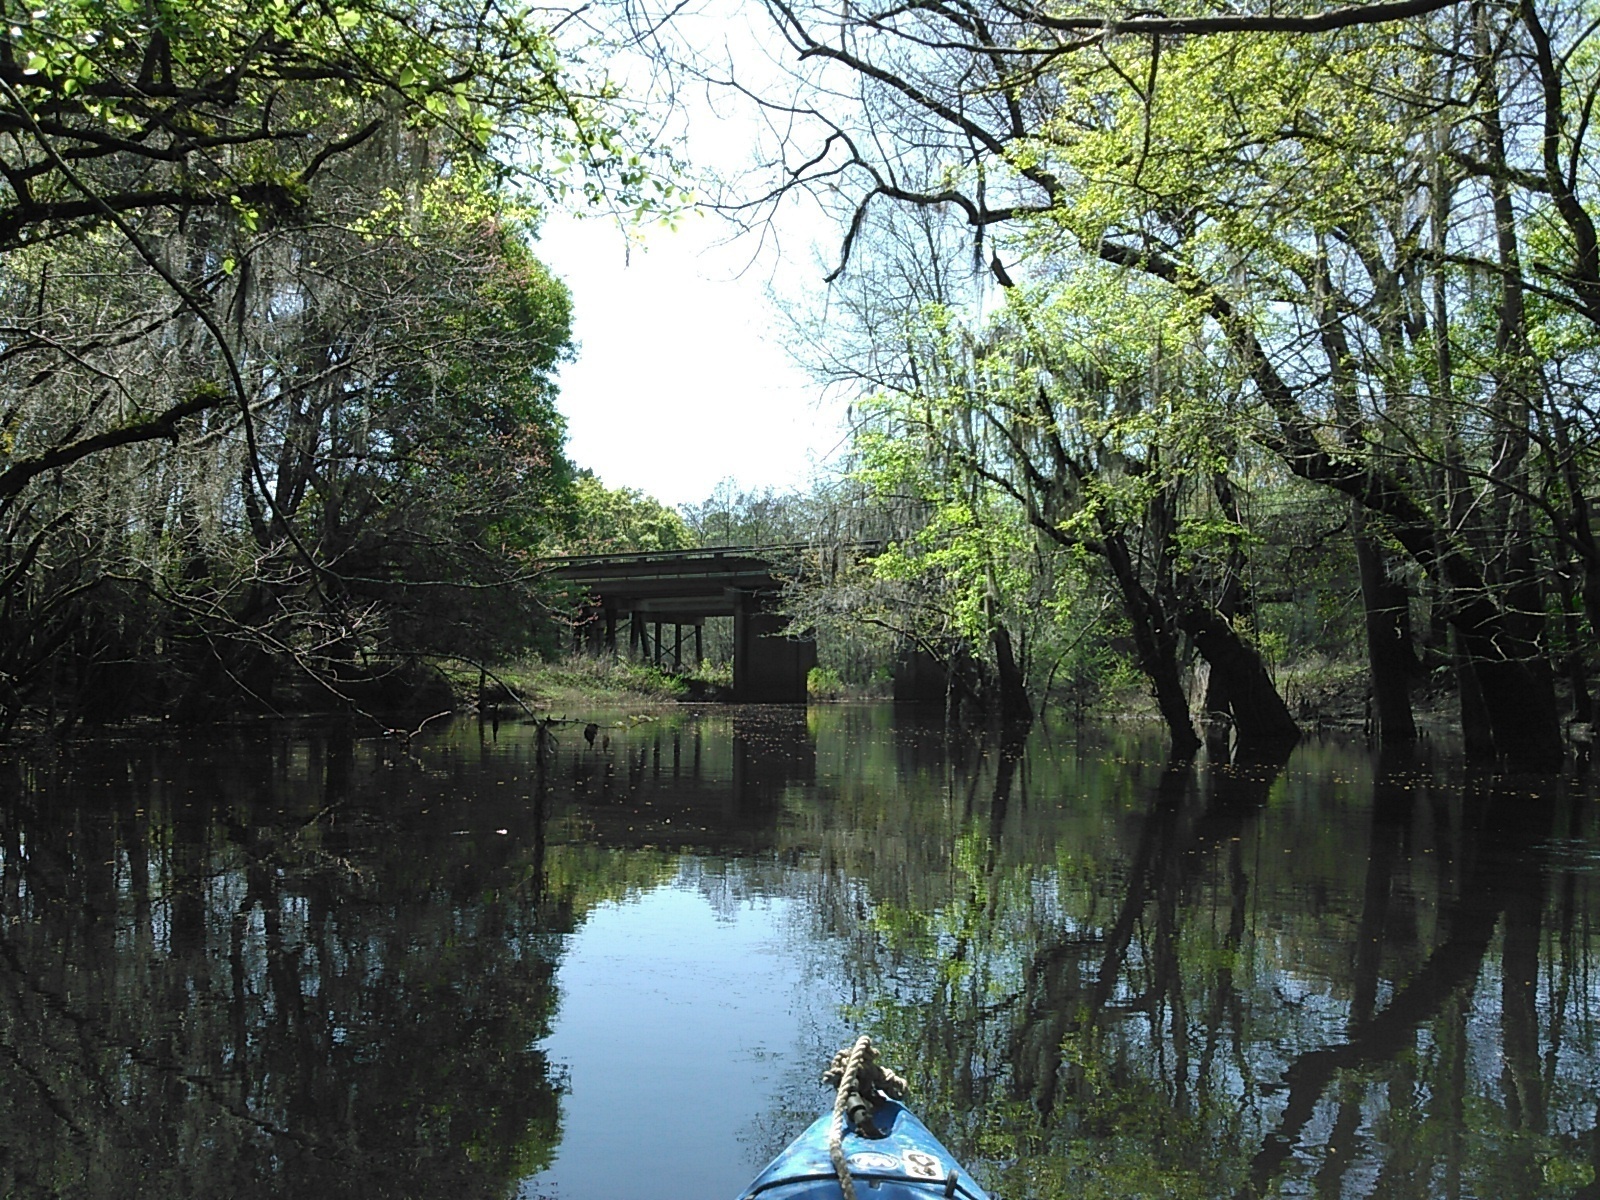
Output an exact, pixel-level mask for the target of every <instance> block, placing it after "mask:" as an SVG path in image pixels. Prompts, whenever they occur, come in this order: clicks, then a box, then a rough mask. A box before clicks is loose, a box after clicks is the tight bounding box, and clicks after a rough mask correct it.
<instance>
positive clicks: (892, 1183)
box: [740, 1038, 989, 1200]
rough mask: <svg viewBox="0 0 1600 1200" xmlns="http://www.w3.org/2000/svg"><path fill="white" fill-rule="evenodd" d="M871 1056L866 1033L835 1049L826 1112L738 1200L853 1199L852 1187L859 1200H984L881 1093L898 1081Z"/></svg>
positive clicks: (900, 1085)
mask: <svg viewBox="0 0 1600 1200" xmlns="http://www.w3.org/2000/svg"><path fill="white" fill-rule="evenodd" d="M874 1057H875V1056H874V1053H873V1051H872V1049H871V1046H870V1043H867V1040H866V1039H865V1038H862V1039H861V1040H860V1041H858V1042H857V1043H856V1046H855V1048H854V1049H853V1050H851V1051H843V1050H842V1051H840V1052H839V1055H838V1056H837V1057H836V1058H835V1059H834V1065H833V1068H832V1070H831V1071H830V1073H829V1075H827V1076H825V1077H824V1079H825V1081H826V1082H828V1083H837V1084H838V1089H839V1099H838V1102H837V1103H836V1104H835V1105H834V1108H833V1111H832V1112H828V1113H824V1114H823V1115H822V1116H820V1117H818V1118H817V1119H816V1121H814V1122H813V1123H812V1125H811V1127H810V1128H809V1129H807V1130H806V1131H805V1132H804V1133H802V1134H801V1135H800V1136H799V1137H797V1138H795V1140H794V1141H793V1142H791V1143H790V1144H789V1146H788V1148H787V1149H786V1150H784V1151H783V1153H781V1154H779V1155H778V1157H777V1158H775V1159H773V1160H772V1162H771V1163H770V1164H768V1166H767V1168H766V1170H764V1171H762V1172H761V1174H759V1175H757V1176H756V1177H755V1179H754V1181H753V1182H752V1183H751V1184H750V1186H749V1187H748V1188H746V1189H745V1191H744V1194H743V1195H742V1196H741V1197H740V1200H756V1198H757V1197H759V1198H760V1200H840V1197H841V1195H842V1196H843V1197H844V1200H858V1198H857V1195H856V1193H858V1192H859V1193H861V1195H862V1196H864V1197H866V1200H938V1198H939V1197H941V1196H942V1197H947V1198H948V1200H957V1198H959V1200H989V1197H988V1196H987V1195H985V1194H984V1191H983V1189H982V1188H981V1187H979V1186H978V1183H977V1181H976V1180H975V1179H973V1178H972V1176H971V1175H969V1174H968V1173H967V1171H966V1169H965V1168H963V1167H962V1166H961V1164H960V1163H958V1162H957V1161H956V1160H955V1157H954V1156H953V1155H952V1154H951V1153H950V1151H948V1150H946V1149H945V1148H944V1146H943V1145H942V1144H941V1143H940V1141H939V1139H938V1138H936V1137H934V1136H933V1134H932V1133H931V1132H929V1130H928V1127H927V1126H926V1125H924V1124H923V1123H922V1122H921V1121H919V1120H917V1118H916V1115H915V1114H914V1113H913V1112H912V1111H911V1110H910V1109H909V1108H907V1107H906V1106H905V1105H904V1104H901V1103H900V1102H899V1100H898V1099H897V1098H892V1097H891V1095H889V1094H887V1093H891V1092H892V1093H895V1094H903V1090H904V1081H902V1080H900V1079H899V1078H898V1077H897V1076H895V1075H894V1073H893V1072H885V1071H883V1070H882V1069H881V1068H879V1067H877V1066H876V1064H875V1063H874V1062H873V1059H874ZM858 1068H859V1071H858ZM858 1076H859V1077H858ZM851 1126H854V1127H853V1128H852V1127H851Z"/></svg>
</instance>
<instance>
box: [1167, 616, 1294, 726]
mask: <svg viewBox="0 0 1600 1200" xmlns="http://www.w3.org/2000/svg"><path fill="white" fill-rule="evenodd" d="M1178 622H1179V624H1180V625H1181V626H1182V628H1183V631H1184V632H1185V633H1187V634H1188V635H1189V637H1190V639H1191V640H1192V641H1193V642H1194V645H1195V649H1196V650H1198V651H1199V652H1200V654H1201V655H1202V657H1204V658H1205V660H1206V662H1208V663H1210V664H1211V674H1212V677H1213V678H1215V677H1216V676H1217V675H1219V674H1220V675H1222V676H1223V677H1224V681H1225V682H1224V687H1225V688H1226V690H1227V695H1228V700H1229V703H1230V704H1231V705H1232V709H1233V725H1234V729H1235V730H1236V731H1237V732H1238V735H1239V744H1240V745H1241V746H1247V745H1260V744H1263V743H1270V742H1294V741H1297V740H1298V739H1299V737H1300V727H1299V726H1298V725H1296V724H1295V721H1294V717H1292V716H1291V715H1290V714H1289V706H1288V705H1286V704H1285V703H1284V702H1283V697H1282V696H1280V695H1278V689H1277V688H1276V687H1275V686H1273V683H1272V677H1271V676H1270V675H1268V674H1267V668H1266V664H1264V663H1263V662H1262V661H1261V655H1260V654H1258V653H1256V649H1255V647H1254V646H1252V645H1250V644H1249V643H1248V642H1246V641H1245V640H1244V639H1243V638H1241V637H1240V636H1239V634H1238V631H1237V630H1235V629H1234V627H1233V625H1232V624H1231V623H1230V622H1229V621H1227V620H1225V619H1224V618H1223V617H1222V615H1221V614H1220V613H1218V612H1217V611H1216V610H1215V609H1214V608H1211V607H1210V606H1209V605H1206V604H1200V603H1191V604H1190V605H1189V606H1188V607H1186V608H1185V609H1184V612H1183V614H1182V616H1181V617H1179V619H1178Z"/></svg>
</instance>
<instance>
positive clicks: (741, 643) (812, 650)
mask: <svg viewBox="0 0 1600 1200" xmlns="http://www.w3.org/2000/svg"><path fill="white" fill-rule="evenodd" d="M787 624H788V618H786V617H784V616H782V615H781V614H779V613H775V612H770V611H768V610H767V609H766V607H765V606H764V605H763V603H762V597H761V596H759V595H752V596H745V597H743V598H742V599H741V602H740V604H739V607H738V608H737V609H736V610H735V612H734V614H733V702H734V703H735V704H804V703H805V702H806V677H807V676H808V675H810V673H811V668H812V667H814V666H816V665H817V643H816V639H814V638H810V637H789V636H787V635H785V633H784V627H785V626H786V625H787Z"/></svg>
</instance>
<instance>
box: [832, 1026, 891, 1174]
mask: <svg viewBox="0 0 1600 1200" xmlns="http://www.w3.org/2000/svg"><path fill="white" fill-rule="evenodd" d="M822 1082H823V1083H826V1084H828V1085H830V1086H832V1087H835V1088H837V1089H838V1090H837V1091H836V1092H835V1093H834V1098H833V1124H832V1125H831V1126H829V1128H828V1157H829V1159H831V1160H832V1161H833V1169H834V1172H835V1174H837V1175H838V1176H839V1189H840V1190H841V1191H842V1192H843V1193H844V1200H856V1185H855V1180H853V1179H851V1178H850V1167H849V1164H848V1163H846V1162H845V1160H844V1131H845V1122H846V1121H848V1122H849V1123H850V1124H851V1125H852V1126H854V1128H855V1131H856V1132H857V1133H859V1134H862V1135H863V1136H865V1137H876V1136H878V1131H877V1129H876V1128H874V1126H873V1124H872V1112H873V1110H874V1109H875V1108H877V1107H878V1105H879V1104H881V1103H882V1102H883V1101H884V1100H900V1099H903V1098H904V1097H905V1094H906V1081H905V1080H904V1079H902V1078H900V1076H898V1075H896V1074H895V1073H894V1072H893V1071H891V1070H889V1069H888V1068H887V1067H883V1066H880V1065H879V1064H878V1052H877V1051H876V1050H874V1049H873V1048H872V1039H871V1038H869V1037H867V1035H866V1034H862V1035H861V1036H860V1037H858V1038H857V1039H856V1041H855V1045H853V1046H848V1047H846V1048H845V1049H843V1050H840V1051H839V1052H838V1053H837V1054H835V1055H834V1056H833V1062H832V1063H830V1064H829V1066H828V1069H827V1071H826V1072H824V1073H823V1076H822Z"/></svg>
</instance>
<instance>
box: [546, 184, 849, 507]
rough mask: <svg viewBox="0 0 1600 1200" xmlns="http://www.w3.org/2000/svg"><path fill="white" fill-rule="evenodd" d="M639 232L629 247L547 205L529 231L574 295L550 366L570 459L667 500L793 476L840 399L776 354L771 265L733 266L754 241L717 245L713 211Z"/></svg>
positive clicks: (824, 452) (797, 477) (830, 439)
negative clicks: (546, 215) (566, 337)
mask: <svg viewBox="0 0 1600 1200" xmlns="http://www.w3.org/2000/svg"><path fill="white" fill-rule="evenodd" d="M642 236H643V237H644V239H645V245H644V247H643V248H642V249H641V248H640V247H639V246H638V245H635V247H634V249H633V252H632V254H631V255H630V254H628V253H626V249H627V242H626V240H625V237H624V235H623V233H622V232H621V231H620V230H619V229H618V228H617V226H616V225H615V224H614V223H610V222H607V221H605V220H600V219H595V220H583V221H579V220H575V219H573V218H571V217H568V216H565V215H561V214H555V215H552V216H551V218H550V219H549V220H548V221H547V222H546V224H545V226H544V230H543V233H542V235H541V237H540V240H539V245H538V249H537V253H538V254H539V256H540V257H541V258H542V259H543V260H544V261H545V262H546V263H548V264H549V265H550V267H551V268H552V269H553V270H554V271H555V273H556V274H557V275H559V276H561V277H562V278H563V279H565V280H566V282H567V286H568V287H570V288H571V289H572V296H573V332H574V337H575V340H576V341H577V342H578V346H579V352H578V360H577V361H576V362H574V363H569V364H567V365H566V366H564V367H563V368H562V369H561V373H560V385H561V398H560V407H561V410H562V412H563V413H564V414H565V415H566V418H567V421H568V430H569V440H568V444H567V453H568V455H569V456H570V457H571V458H572V460H573V462H574V463H576V464H577V465H578V466H580V467H588V468H589V469H590V470H592V471H594V472H595V473H596V474H597V475H599V476H600V477H601V479H603V480H604V481H605V482H606V483H607V484H608V485H610V486H612V487H631V488H638V489H641V490H642V491H645V492H648V493H649V494H651V495H653V496H655V497H656V498H657V499H658V500H660V501H662V502H663V503H665V504H673V505H676V504H684V503H691V502H695V501H699V500H703V499H705V497H706V496H708V495H710V494H711V490H712V489H713V488H714V487H715V486H716V484H717V483H718V482H719V481H720V480H722V479H725V478H732V479H734V480H735V481H736V482H737V483H738V485H739V486H740V487H742V488H745V489H749V488H762V487H769V486H770V487H775V488H784V487H789V486H792V485H795V484H799V483H801V482H803V481H804V480H805V479H806V477H807V476H808V475H809V473H810V471H811V469H812V465H813V464H814V463H816V462H819V461H820V460H822V459H825V458H826V457H827V456H828V455H830V454H831V453H832V452H833V451H834V450H835V449H836V448H837V447H838V445H839V442H840V439H841V437H842V436H843V434H842V417H843V407H844V402H843V401H842V400H827V399H825V398H824V397H823V394H822V391H821V389H820V388H819V387H818V386H817V385H816V384H815V383H813V382H812V381H811V380H810V378H809V377H808V376H807V375H806V373H805V372H804V371H803V370H801V369H800V368H799V367H798V366H796V365H795V363H794V362H793V361H792V360H791V358H790V357H789V354H788V352H787V351H786V350H785V348H784V345H783V341H782V338H783V333H784V329H783V324H782V322H781V319H779V318H778V317H777V315H776V314H775V313H774V312H773V311H772V308H771V306H770V304H769V303H768V300H767V296H766V291H767V283H768V280H769V279H770V278H771V271H770V268H764V267H763V266H762V265H761V264H757V265H754V266H750V267H749V269H748V270H745V269H744V268H745V267H746V266H747V264H748V263H749V259H750V257H751V254H752V248H751V247H750V246H748V245H746V244H744V243H743V242H741V243H738V244H735V245H719V244H718V243H719V242H721V241H722V240H723V239H724V238H725V236H726V227H725V226H724V225H723V224H722V223H721V222H720V221H718V220H717V219H716V218H715V217H709V216H708V217H690V218H688V219H686V220H685V221H684V222H683V223H682V224H681V226H680V227H679V228H678V229H677V230H676V231H673V230H669V229H665V228H660V227H652V228H649V229H647V230H645V231H644V233H643V234H642ZM802 269H803V268H802ZM817 277H818V279H819V281H820V277H821V272H820V271H818V272H817Z"/></svg>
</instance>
